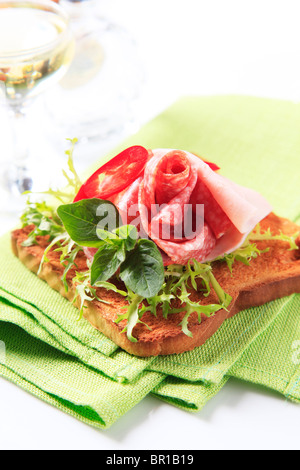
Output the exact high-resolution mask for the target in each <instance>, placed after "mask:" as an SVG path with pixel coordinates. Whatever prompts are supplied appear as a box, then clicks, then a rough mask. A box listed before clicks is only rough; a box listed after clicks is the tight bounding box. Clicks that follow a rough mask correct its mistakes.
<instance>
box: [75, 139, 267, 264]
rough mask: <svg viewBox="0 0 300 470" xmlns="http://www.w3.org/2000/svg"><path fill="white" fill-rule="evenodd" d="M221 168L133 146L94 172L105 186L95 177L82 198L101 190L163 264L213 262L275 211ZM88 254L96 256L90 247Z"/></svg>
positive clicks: (189, 157) (179, 153)
mask: <svg viewBox="0 0 300 470" xmlns="http://www.w3.org/2000/svg"><path fill="white" fill-rule="evenodd" d="M145 152H147V155H146V153H145ZM138 155H140V157H141V161H139V158H138ZM121 157H122V158H121ZM124 160H125V161H124ZM146 160H147V161H146ZM126 162H127V164H129V168H128V169H126V168H125V167H126ZM113 168H115V170H116V171H117V180H116V181H114V170H113ZM217 169H218V167H217V166H216V165H213V164H208V163H206V162H205V161H203V160H201V159H200V158H198V157H197V156H195V155H194V154H191V153H189V152H185V151H179V150H172V149H157V150H152V151H144V149H143V148H136V147H133V148H131V149H130V151H129V152H126V151H125V153H123V156H122V155H121V156H118V157H116V159H115V161H114V162H112V163H111V164H110V165H108V167H104V170H103V168H102V169H100V170H99V172H98V174H97V173H96V177H97V178H98V176H99V174H100V173H103V172H104V173H105V179H106V182H105V186H104V185H103V184H102V183H101V185H100V188H99V184H98V183H97V179H96V180H95V178H94V179H93V178H92V185H91V186H89V184H85V185H84V186H83V190H82V192H81V195H84V194H85V197H86V196H87V195H88V196H89V197H100V192H101V197H104V196H105V198H106V199H108V200H110V201H111V202H113V203H114V204H115V205H116V206H117V207H118V209H119V212H120V214H121V217H122V220H123V222H124V224H125V223H126V224H134V225H136V227H137V229H138V232H139V235H140V237H142V238H145V237H149V238H150V239H152V240H153V241H154V242H155V243H156V244H157V246H158V247H159V249H160V250H161V253H162V256H163V261H164V264H165V265H169V264H173V263H176V264H187V263H188V262H189V261H190V260H192V259H196V260H197V261H199V262H205V261H211V260H213V259H215V258H217V257H219V256H222V255H224V254H225V253H230V252H232V251H233V250H235V249H236V248H238V247H239V246H240V245H241V244H242V243H243V242H244V240H245V239H246V237H247V235H248V234H249V233H250V232H251V231H252V230H253V228H254V227H255V226H256V225H257V224H258V223H259V222H260V221H261V220H262V219H264V218H265V217H266V216H267V215H268V214H269V213H270V212H271V210H272V208H271V206H270V205H269V204H268V202H267V201H266V200H265V199H264V198H263V197H262V196H260V195H259V194H258V193H256V192H255V191H252V190H251V189H248V188H244V187H242V186H239V185H237V184H235V183H234V182H232V181H230V180H229V179H227V178H224V177H223V176H222V175H220V174H218V173H217V172H216V170H217ZM123 170H124V175H123V173H122V172H123ZM134 170H136V174H134ZM109 178H110V179H109ZM109 182H111V184H112V186H111V187H110V185H109V184H108V183H109ZM93 187H94V188H96V189H95V191H96V194H94V193H93V191H94V189H93ZM117 187H118V191H116V188H117ZM104 190H105V191H104ZM86 254H87V256H88V257H89V258H92V257H93V256H94V253H93V252H92V251H91V250H89V249H87V252H86Z"/></svg>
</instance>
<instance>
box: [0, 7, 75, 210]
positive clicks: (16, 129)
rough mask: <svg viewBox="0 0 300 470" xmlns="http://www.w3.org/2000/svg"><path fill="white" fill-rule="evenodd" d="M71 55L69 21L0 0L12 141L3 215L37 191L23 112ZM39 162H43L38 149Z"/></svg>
mask: <svg viewBox="0 0 300 470" xmlns="http://www.w3.org/2000/svg"><path fill="white" fill-rule="evenodd" d="M73 51H74V39H73V34H72V32H71V29H70V25H69V18H68V15H67V14H66V13H65V11H64V10H63V9H62V8H61V7H60V6H58V5H57V4H56V3H54V2H52V1H50V0H30V1H29V0H28V1H25V0H24V1H21V0H6V1H3V0H0V97H2V98H3V101H4V103H5V104H7V105H8V114H9V116H10V118H11V126H12V136H13V140H12V142H13V152H12V153H13V154H12V155H11V157H10V158H9V161H8V162H7V163H6V164H5V165H4V166H3V165H1V167H2V168H1V170H2V175H1V176H2V177H1V176H0V184H1V189H2V193H3V191H4V193H5V195H6V200H5V198H3V194H1V202H0V204H2V207H1V209H2V212H3V211H7V212H11V211H13V210H14V209H15V206H16V207H18V205H19V204H20V202H21V200H22V199H21V198H20V195H21V194H22V193H23V192H25V191H29V190H36V189H37V187H38V182H39V181H40V178H41V175H40V173H38V174H35V168H36V167H35V165H34V162H33V164H32V166H31V167H30V166H29V163H28V162H29V156H30V146H29V143H28V142H27V135H28V128H27V127H26V118H27V108H28V105H29V104H31V103H32V101H33V99H34V98H35V97H36V96H37V95H38V94H40V93H42V92H43V91H44V90H46V89H48V87H50V85H51V84H53V83H56V82H57V81H58V80H60V79H61V78H62V76H63V75H64V73H65V72H66V70H67V67H68V65H69V64H70V62H71V60H72V57H73ZM35 132H36V133H37V129H35ZM39 158H40V159H42V158H43V149H42V150H41V155H40V156H39ZM49 163H51V162H49ZM44 172H45V173H47V162H46V161H45V162H44ZM3 203H5V205H6V207H3Z"/></svg>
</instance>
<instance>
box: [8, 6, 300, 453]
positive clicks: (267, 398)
mask: <svg viewBox="0 0 300 470" xmlns="http://www.w3.org/2000/svg"><path fill="white" fill-rule="evenodd" d="M101 3H102V1H100V0H99V5H100V6H101ZM103 4H104V5H103V8H105V11H107V12H109V14H110V16H111V18H113V19H114V20H115V21H118V22H120V23H121V24H123V25H124V26H126V27H127V29H128V30H130V31H131V32H132V34H133V35H134V36H135V38H136V39H137V42H138V47H139V50H140V52H141V53H142V56H143V58H144V61H145V67H146V72H147V76H148V81H147V83H146V87H145V91H144V94H143V97H142V99H141V101H140V114H139V118H140V121H141V122H146V121H147V120H148V119H149V118H151V117H153V116H154V115H156V114H158V113H159V112H160V111H161V110H162V109H164V108H165V107H166V106H167V105H168V104H169V103H171V102H172V101H174V100H175V99H176V98H177V97H180V96H182V95H187V94H200V95H210V94H228V93H230V94H247V95H256V96H266V97H272V98H283V99H289V100H293V101H299V100H300V29H299V13H300V5H299V0H295V1H293V0H280V1H277V0H250V1H249V0H244V1H241V0H226V2H225V1H224V0H210V1H207V0H204V1H203V0H184V1H183V0H151V1H146V0H144V1H140V0H126V1H125V2H124V0H109V1H105V0H104V2H103ZM6 126H7V122H6V120H5V118H4V115H3V114H1V112H0V128H1V129H2V130H3V132H1V145H0V147H1V155H2V156H3V153H5V151H8V147H9V144H8V143H7V142H6V132H5V129H6ZM36 132H37V140H38V128H37V129H36ZM120 138H121V136H119V138H118V137H116V139H115V142H110V143H107V147H109V146H113V145H114V143H118V140H120ZM122 138H123V136H122ZM63 145H64V144H62V148H63ZM5 146H7V147H5ZM3 150H4V152H3ZM93 152H95V146H94V147H93V149H91V156H92V154H93ZM101 152H103V147H101V148H100V147H99V149H97V148H96V153H95V154H100V153H101ZM0 158H1V157H0ZM91 158H92V157H91ZM0 163H1V162H0ZM0 220H1V224H0V232H1V233H2V232H3V233H4V232H5V231H7V230H8V229H9V228H11V227H12V226H13V225H15V224H16V222H17V220H16V217H15V216H14V215H12V214H6V215H3V214H0ZM299 340H300V338H299ZM299 421H300V407H299V406H297V405H295V404H292V403H289V402H287V401H286V400H285V399H284V398H282V397H281V396H280V395H278V394H275V393H274V392H272V391H269V390H266V389H263V388H261V387H257V386H253V385H250V384H247V383H243V382H240V381H237V380H231V381H230V382H229V383H228V384H227V385H226V386H225V387H224V388H223V390H222V391H221V392H220V393H219V394H218V395H217V396H216V397H215V398H214V399H213V400H211V401H210V402H209V403H208V404H207V405H206V407H205V408H204V410H203V411H201V412H200V413H197V414H190V413H187V412H183V411H181V410H178V409H177V408H175V407H172V406H171V405H167V404H165V403H163V402H161V401H160V400H158V399H156V398H153V397H151V396H150V397H147V398H146V399H144V400H143V401H142V402H141V403H140V404H139V405H137V406H136V407H135V408H134V409H132V410H131V411H130V412H129V413H128V414H127V415H126V416H124V417H123V418H122V419H121V420H120V421H119V422H117V423H116V424H115V425H114V426H112V428H111V429H109V430H108V431H97V430H94V429H93V428H91V427H89V426H87V425H84V424H82V423H81V422H79V421H77V420H76V419H74V418H71V417H69V416H68V415H66V414H64V413H62V412H60V411H58V410H57V409H55V408H53V407H52V406H50V405H47V404H45V403H44V402H42V401H40V400H39V399H37V398H35V397H33V396H31V395H30V394H28V393H26V392H24V391H22V390H21V389H19V388H18V387H16V386H15V385H13V384H11V383H9V382H7V381H5V380H3V379H0V449H104V450H119V451H121V450H125V449H127V450H128V449H130V450H134V449H156V450H162V449H170V450H171V449H172V450H176V449H183V450H190V449H300V439H299V437H300V433H299Z"/></svg>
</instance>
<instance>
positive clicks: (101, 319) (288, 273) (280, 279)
mask: <svg viewBox="0 0 300 470" xmlns="http://www.w3.org/2000/svg"><path fill="white" fill-rule="evenodd" d="M261 228H262V229H263V230H267V229H268V228H270V229H271V232H272V234H277V233H280V231H282V232H283V233H285V234H287V235H294V234H295V233H296V232H297V231H299V230H300V227H299V226H297V225H295V224H294V223H292V222H290V221H289V220H287V219H283V218H280V217H277V216H276V215H275V214H270V215H269V216H268V217H267V218H266V219H264V220H263V221H262V223H261ZM31 230H32V226H31V227H30V226H28V227H25V228H23V229H20V230H15V231H14V232H13V233H12V249H13V252H14V254H15V255H16V256H17V257H18V258H19V259H20V261H21V262H22V263H23V264H24V265H25V266H26V267H27V268H28V269H30V270H31V271H32V272H34V273H36V274H37V272H38V269H39V265H40V262H41V259H42V256H43V252H44V250H45V248H46V247H47V244H48V240H47V237H40V239H38V245H35V246H32V247H24V246H22V243H23V242H24V241H25V240H26V239H27V237H28V234H29V233H30V231H31ZM297 244H298V246H300V237H299V238H298V240H297ZM257 246H258V248H259V249H261V250H264V249H265V248H267V247H269V248H270V249H269V251H268V252H267V253H264V254H262V255H261V256H259V257H258V258H256V259H253V260H252V261H251V264H250V266H245V265H244V264H242V263H239V262H236V263H235V264H234V266H233V274H232V275H231V273H230V271H229V269H228V267H227V265H226V263H224V262H216V263H214V270H213V272H214V275H215V277H216V279H217V280H218V282H219V283H220V284H221V286H222V288H223V289H224V290H225V292H227V293H228V294H230V295H231V296H232V298H233V300H232V303H231V305H230V306H229V309H228V311H226V310H220V311H219V312H217V313H216V314H215V315H214V316H212V317H210V318H207V317H205V316H204V315H203V317H202V321H201V323H200V324H199V322H198V316H197V315H196V314H195V315H192V316H191V317H190V321H189V329H190V331H191V332H192V335H193V337H192V338H190V337H188V336H186V335H185V334H184V333H183V332H182V330H181V326H179V323H180V322H181V320H182V317H183V314H182V313H180V314H172V315H169V316H168V318H167V319H165V318H163V315H162V312H160V311H159V312H157V317H155V316H154V315H152V314H151V313H145V314H144V316H143V317H142V320H143V322H144V323H146V324H147V325H148V326H149V327H150V328H151V330H149V329H148V328H147V327H146V326H145V325H143V324H138V325H136V327H135V328H134V331H133V334H134V336H135V337H136V338H137V339H138V342H137V343H132V342H131V341H129V340H128V338H127V336H126V334H125V333H122V330H123V329H124V326H125V323H124V321H123V322H120V323H119V324H116V323H115V320H116V319H117V317H118V315H119V314H122V313H124V310H123V307H124V306H126V305H127V303H126V301H125V300H124V298H123V297H122V296H121V295H119V294H117V293H114V292H112V291H108V290H106V289H103V288H101V289H98V290H97V295H98V297H99V298H101V299H103V300H105V301H108V302H110V305H106V304H103V303H100V302H98V301H95V300H94V301H93V302H88V303H87V305H86V308H85V309H84V317H85V318H86V319H87V320H88V321H89V322H90V323H91V324H92V325H93V326H94V327H95V328H97V329H98V330H100V331H101V332H102V333H104V334H105V335H106V336H107V337H109V338H110V339H111V340H112V341H114V342H115V343H116V344H117V345H118V346H120V347H121V348H122V349H125V350H126V351H127V352H129V353H130V354H134V355H136V356H142V357H148V356H157V355H168V354H179V353H182V352H185V351H190V350H192V349H194V348H195V347H197V346H201V345H202V344H204V343H205V341H207V339H208V338H210V337H211V336H212V335H213V334H214V333H215V332H216V331H217V330H218V328H219V327H220V326H221V325H222V323H223V322H224V321H225V320H226V319H227V318H230V317H232V316H233V315H235V314H237V313H238V312H240V311H241V310H244V309H247V308H250V307H256V306H259V305H262V304H265V303H267V302H270V301H272V300H275V299H277V298H282V297H285V296H288V295H291V294H293V293H300V250H299V251H297V250H294V251H290V250H289V246H288V244H287V243H286V242H282V241H271V242H258V243H257ZM48 258H49V262H48V263H46V264H44V265H43V267H42V270H41V272H40V274H39V277H40V278H41V279H43V280H44V281H46V282H47V283H48V284H49V285H50V287H52V288H53V289H54V290H56V291H58V292H59V293H60V294H61V295H62V296H64V297H65V298H67V299H68V300H69V301H73V299H74V296H75V289H74V286H73V284H72V279H73V278H74V276H75V270H74V269H72V270H71V271H70V272H69V274H68V278H67V279H68V284H69V290H68V292H66V290H65V287H64V285H63V283H62V281H61V276H62V272H63V270H64V268H63V267H62V266H61V265H60V262H59V255H58V253H56V252H54V251H53V250H52V251H50V253H49V255H48ZM76 264H77V271H86V270H87V265H86V259H85V256H84V254H83V253H80V254H79V255H78V257H77V259H76ZM192 295H193V297H191V298H192V299H193V300H194V301H197V302H201V303H203V304H209V303H216V302H217V299H216V297H215V294H214V293H211V294H210V295H209V297H204V296H203V294H202V293H201V292H199V293H195V292H194V293H193V294H192ZM77 307H78V305H77Z"/></svg>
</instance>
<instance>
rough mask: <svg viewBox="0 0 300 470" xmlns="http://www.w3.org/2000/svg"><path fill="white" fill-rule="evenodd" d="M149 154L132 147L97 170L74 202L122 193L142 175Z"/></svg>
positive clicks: (137, 147) (141, 149)
mask: <svg viewBox="0 0 300 470" xmlns="http://www.w3.org/2000/svg"><path fill="white" fill-rule="evenodd" d="M148 158H149V153H148V150H146V149H145V148H144V147H141V146H134V147H130V148H128V149H126V150H124V151H123V152H121V153H120V154H119V155H117V156H116V157H114V158H113V159H112V160H110V161H109V162H107V163H105V165H103V166H102V167H101V168H99V170H97V171H96V172H95V173H94V174H93V175H92V176H91V177H90V178H89V179H88V180H87V181H86V182H85V183H84V184H83V185H82V186H81V188H80V190H79V193H78V194H77V196H76V198H75V199H74V202H77V201H81V200H82V199H91V198H98V199H107V198H109V197H111V196H113V195H114V194H117V193H120V192H121V191H123V190H124V189H126V188H127V187H128V186H129V185H130V184H131V183H133V182H134V181H135V180H136V179H137V178H138V177H139V175H140V174H141V173H142V171H143V169H144V168H145V165H146V163H147V161H148Z"/></svg>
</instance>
